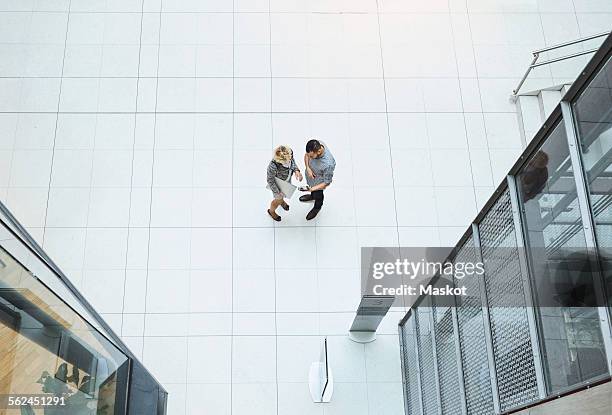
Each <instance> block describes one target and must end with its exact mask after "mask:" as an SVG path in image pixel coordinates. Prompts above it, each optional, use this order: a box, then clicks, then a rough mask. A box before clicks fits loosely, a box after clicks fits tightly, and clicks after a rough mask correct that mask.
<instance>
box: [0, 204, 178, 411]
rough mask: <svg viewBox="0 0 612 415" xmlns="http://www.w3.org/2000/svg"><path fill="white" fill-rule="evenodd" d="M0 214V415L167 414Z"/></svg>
mask: <svg viewBox="0 0 612 415" xmlns="http://www.w3.org/2000/svg"><path fill="white" fill-rule="evenodd" d="M0 207H1V209H0V414H3V413H5V412H3V411H4V410H5V409H7V408H8V412H6V413H7V414H11V413H22V414H30V415H31V414H55V413H57V414H62V415H76V414H79V415H85V414H92V415H93V414H104V415H106V414H108V415H111V414H112V415H120V414H145V413H146V414H151V415H163V414H165V412H166V400H167V393H166V391H165V390H164V388H163V387H162V386H161V385H160V384H159V383H158V382H157V381H156V380H155V379H154V378H153V376H152V375H151V374H150V373H149V372H148V371H147V370H146V369H145V368H144V367H143V366H142V364H141V363H140V362H139V361H138V360H137V359H136V358H135V357H134V355H133V354H132V353H131V352H130V351H129V349H127V347H126V346H125V344H124V343H123V342H122V341H121V339H120V338H119V337H118V336H117V335H116V334H115V333H114V332H113V331H112V329H110V327H109V326H108V324H107V323H105V322H104V320H102V318H101V317H100V316H99V315H98V313H97V312H96V311H95V310H94V309H93V308H92V306H91V305H90V304H89V303H88V302H87V301H86V300H85V298H84V297H83V296H82V295H81V294H80V293H79V292H78V290H77V289H76V288H75V287H74V286H73V285H72V284H71V283H70V281H69V280H68V278H67V277H66V276H65V275H64V274H63V273H62V272H61V270H60V269H59V268H58V267H57V265H55V263H53V261H52V260H51V258H49V257H48V256H47V255H46V254H45V253H44V251H43V250H42V248H41V247H40V246H38V244H37V243H36V242H35V241H34V240H33V239H32V238H31V236H30V235H29V234H28V233H27V231H26V230H25V229H24V228H23V227H22V226H21V225H20V224H19V223H18V222H17V220H16V219H15V218H14V216H13V215H12V214H11V212H10V211H8V210H7V209H6V207H4V206H3V205H2V206H0ZM15 399H17V401H15ZM10 401H13V403H15V405H10V404H11V402H10ZM17 404H19V405H17Z"/></svg>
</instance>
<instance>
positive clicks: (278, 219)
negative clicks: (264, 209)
mask: <svg viewBox="0 0 612 415" xmlns="http://www.w3.org/2000/svg"><path fill="white" fill-rule="evenodd" d="M268 215H270V217H271V218H272V219H274V220H275V221H277V222H280V221H281V217H280V215H278V214H277V213H276V212H270V209H268ZM313 217H314V216H313Z"/></svg>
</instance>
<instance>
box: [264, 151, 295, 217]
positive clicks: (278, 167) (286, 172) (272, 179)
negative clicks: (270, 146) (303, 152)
mask: <svg viewBox="0 0 612 415" xmlns="http://www.w3.org/2000/svg"><path fill="white" fill-rule="evenodd" d="M293 174H295V178H296V179H298V181H302V173H301V172H300V169H298V167H297V164H296V163H295V160H294V159H293V150H291V148H290V147H288V146H278V147H276V149H274V156H273V158H272V160H270V164H268V175H267V181H268V187H269V188H270V190H272V194H273V195H274V199H273V200H272V203H270V209H268V215H270V216H271V217H272V219H274V220H275V221H277V222H280V220H281V217H280V215H278V214H277V213H276V209H277V208H278V207H279V206H282V207H283V209H285V210H289V205H288V204H287V202H285V200H284V199H285V196H286V195H285V194H284V193H283V192H282V191H281V189H280V188H279V187H278V184H277V183H276V180H277V179H278V180H283V181H286V182H289V183H291V176H292V175H293Z"/></svg>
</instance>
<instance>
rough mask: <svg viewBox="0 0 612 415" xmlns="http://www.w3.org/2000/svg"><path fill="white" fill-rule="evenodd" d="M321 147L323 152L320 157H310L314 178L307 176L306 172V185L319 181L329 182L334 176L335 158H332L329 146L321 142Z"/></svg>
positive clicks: (318, 182) (315, 183)
mask: <svg viewBox="0 0 612 415" xmlns="http://www.w3.org/2000/svg"><path fill="white" fill-rule="evenodd" d="M321 144H322V145H323V148H324V149H325V150H324V151H323V154H322V155H321V157H319V158H316V159H310V169H311V170H312V172H313V173H314V175H315V178H314V179H311V178H310V177H308V174H306V182H308V186H310V187H312V186H316V185H318V184H321V183H327V184H330V183H331V182H332V179H333V177H334V169H335V168H336V160H335V159H334V156H333V154H332V153H331V151H329V147H327V146H326V145H325V144H324V143H321Z"/></svg>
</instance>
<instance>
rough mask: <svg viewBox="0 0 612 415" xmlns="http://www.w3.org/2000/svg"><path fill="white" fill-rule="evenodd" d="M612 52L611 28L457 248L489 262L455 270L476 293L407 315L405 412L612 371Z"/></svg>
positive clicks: (501, 404) (509, 400)
mask: <svg viewBox="0 0 612 415" xmlns="http://www.w3.org/2000/svg"><path fill="white" fill-rule="evenodd" d="M611 56H612V36H609V37H608V38H607V39H606V40H605V41H604V43H603V45H602V47H601V48H600V49H599V50H598V51H597V52H596V53H595V55H594V56H593V58H592V59H591V61H590V62H589V63H588V64H587V66H586V68H585V70H584V71H583V72H582V73H581V74H580V75H579V77H578V79H577V80H576V81H575V82H574V84H573V85H572V87H571V88H570V89H569V91H568V92H567V94H566V95H565V97H564V98H563V100H562V101H561V103H560V104H559V105H558V106H557V108H556V109H555V110H554V111H553V112H552V114H551V115H550V116H549V118H548V119H547V121H546V123H545V124H544V126H543V127H542V128H541V129H540V131H538V133H537V134H536V136H535V138H534V139H533V140H532V141H531V142H530V144H529V146H528V147H527V148H526V150H525V151H524V152H523V154H522V155H521V157H520V158H519V160H518V161H517V162H516V163H515V165H514V166H513V167H512V169H511V170H510V172H509V173H508V175H507V177H506V178H505V179H504V180H503V182H502V183H501V184H500V185H499V187H498V188H497V190H496V191H495V193H494V194H493V195H492V196H491V198H490V199H489V201H488V202H487V203H486V205H485V206H484V208H483V209H482V211H481V212H480V213H479V214H478V215H477V217H476V218H475V220H474V221H473V223H472V224H471V225H470V226H469V228H468V229H467V230H466V232H465V233H464V235H463V236H462V238H461V239H460V241H459V243H458V244H457V245H456V247H455V248H454V249H453V251H452V253H451V255H450V256H449V257H448V259H447V261H449V262H471V261H479V262H480V261H481V262H483V263H484V268H485V272H484V274H483V275H481V276H478V277H473V278H472V279H467V278H466V279H463V280H459V279H458V278H456V276H453V277H452V278H451V279H450V283H451V284H452V285H454V286H459V285H462V286H468V289H467V291H468V292H469V293H472V294H471V295H470V296H467V297H455V301H454V306H449V305H448V302H447V301H445V303H444V304H442V303H438V302H439V300H437V299H436V297H435V296H421V297H420V298H419V299H418V300H417V301H416V302H415V305H414V306H412V308H411V309H410V310H409V311H408V313H407V314H406V316H405V317H404V318H403V319H402V321H401V322H400V325H399V326H400V327H399V328H400V343H401V347H400V349H401V358H402V373H403V382H404V397H405V400H404V401H405V409H406V414H411V415H412V414H424V415H429V414H458V413H461V414H483V415H485V414H486V415H489V414H491V413H496V414H506V413H512V412H515V411H518V410H520V409H522V408H525V407H528V406H532V405H535V404H538V403H541V402H543V401H545V400H549V399H551V398H553V397H557V396H560V395H563V394H566V393H569V392H574V391H577V390H580V389H582V388H586V387H588V386H590V385H593V384H596V383H598V382H603V381H608V380H609V379H610V374H611V373H612V326H611V321H612V314H611V313H612V310H611V306H612V304H611V302H610V300H611V298H612V297H611V295H612V57H611ZM574 264H581V265H585V264H587V265H588V267H587V268H586V269H585V268H580V269H574V268H572V267H571V266H573V265H574ZM564 266H567V267H565V268H564ZM561 271H563V272H561ZM576 281H579V284H578V285H576ZM448 282H449V280H448V278H446V279H442V278H434V279H433V280H432V281H431V282H430V284H432V285H434V286H435V285H436V284H442V283H444V284H447V283H448ZM572 284H574V285H572ZM568 286H571V287H574V288H576V287H577V286H579V287H580V289H582V290H583V294H584V293H588V294H593V293H595V297H596V298H595V300H593V301H592V302H587V303H576V299H575V298H571V299H568V298H566V297H564V294H566V293H567V287H568ZM564 290H565V291H564ZM572 292H573V291H572ZM578 302H579V301H578Z"/></svg>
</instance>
